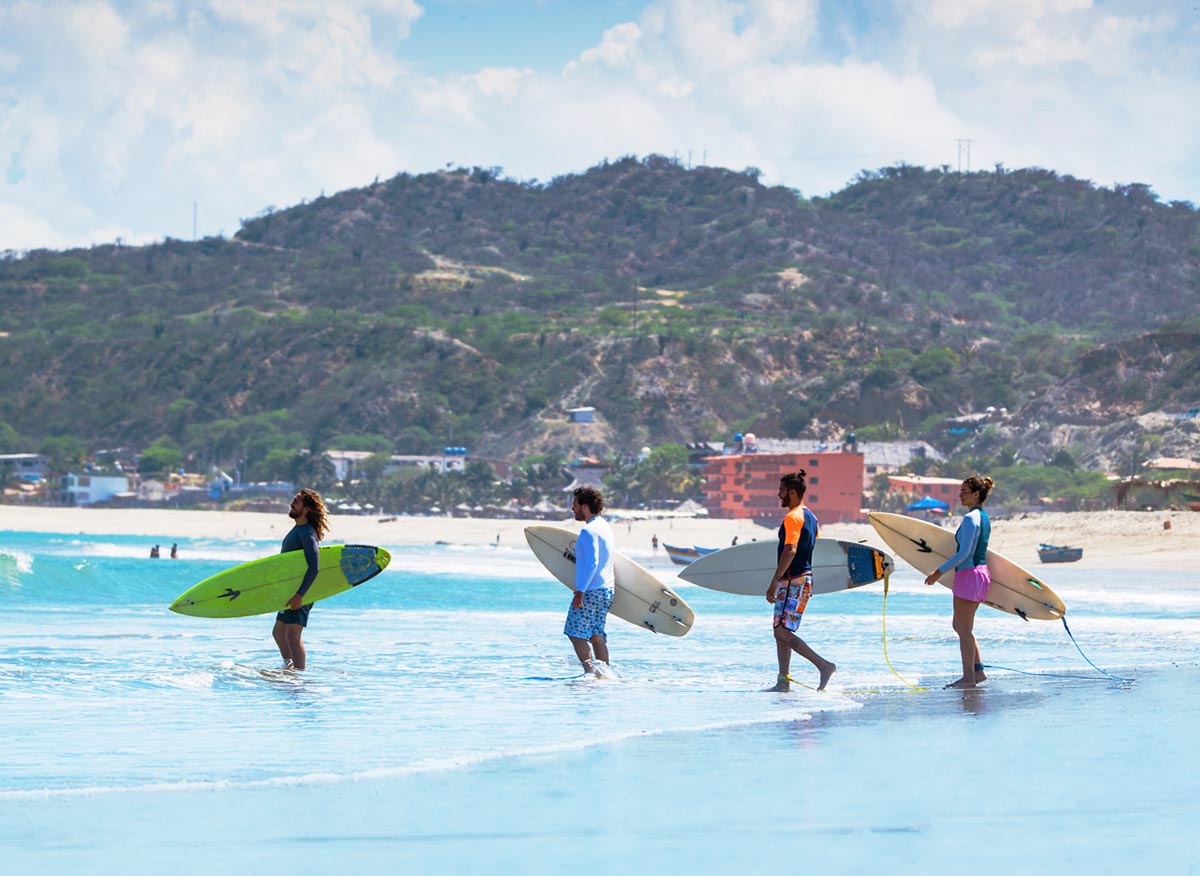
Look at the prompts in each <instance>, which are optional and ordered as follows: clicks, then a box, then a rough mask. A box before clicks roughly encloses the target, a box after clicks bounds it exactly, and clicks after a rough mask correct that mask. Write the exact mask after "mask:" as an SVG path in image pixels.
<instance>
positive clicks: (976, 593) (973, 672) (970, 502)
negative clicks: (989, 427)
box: [925, 475, 993, 688]
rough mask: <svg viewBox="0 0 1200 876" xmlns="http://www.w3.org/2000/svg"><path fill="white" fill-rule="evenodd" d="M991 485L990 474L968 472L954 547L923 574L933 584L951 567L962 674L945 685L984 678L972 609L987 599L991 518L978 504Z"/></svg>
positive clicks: (961, 684)
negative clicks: (935, 565)
mask: <svg viewBox="0 0 1200 876" xmlns="http://www.w3.org/2000/svg"><path fill="white" fill-rule="evenodd" d="M992 486H993V481H992V479H991V478H984V477H980V476H979V475H972V476H971V477H969V478H967V479H966V480H965V481H963V482H962V486H961V487H960V488H959V491H958V500H959V501H960V502H962V504H963V507H965V508H966V509H967V513H966V514H964V515H963V519H962V522H961V523H959V524H958V530H957V531H956V532H955V533H954V541H955V543H956V544H957V545H958V549H957V550H956V551H955V552H954V556H952V557H951V558H950V559H948V560H946V562H944V563H942V564H941V565H940V566H938V567H937V569H935V570H934V571H932V572H930V573H929V575H928V576H926V578H925V583H926V584H936V583H937V580H938V578H940V577H942V575H944V574H945V573H946V572H949V571H950V570H951V569H954V632H956V633H958V650H959V653H960V654H961V655H962V677H961V678H960V679H958V681H952V682H950V683H949V684H948V685H946V687H958V688H963V687H975V685H977V684H978V683H979V682H981V681H985V680H986V679H987V676H986V675H985V674H984V672H983V658H982V657H981V656H980V655H979V643H978V642H976V641H975V612H976V611H978V610H979V603H981V602H983V601H984V600H985V599H987V592H988V585H989V584H991V581H992V578H991V575H990V574H989V573H988V567H987V552H988V539H989V538H990V537H991V534H992V522H991V520H989V519H988V515H987V512H986V511H984V510H983V508H982V507H981V506H982V505H983V502H984V500H985V499H987V497H988V493H990V492H991V490H992Z"/></svg>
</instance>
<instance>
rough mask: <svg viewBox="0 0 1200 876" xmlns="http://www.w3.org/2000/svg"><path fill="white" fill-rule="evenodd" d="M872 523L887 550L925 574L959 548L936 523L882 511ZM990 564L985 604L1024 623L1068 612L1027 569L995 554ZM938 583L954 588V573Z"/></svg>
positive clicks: (874, 515) (872, 517)
mask: <svg viewBox="0 0 1200 876" xmlns="http://www.w3.org/2000/svg"><path fill="white" fill-rule="evenodd" d="M870 520H871V525H872V526H874V527H875V531H876V532H878V533H879V537H880V538H882V539H883V540H884V541H885V542H887V545H888V547H890V548H891V549H892V550H894V551H895V552H896V554H897V556H899V557H900V559H902V560H904V561H905V562H907V563H908V564H909V565H911V566H912V567H913V568H915V569H916V570H917V571H919V572H920V573H921V574H922V575H928V574H929V573H930V572H932V571H933V570H934V569H936V568H937V567H938V566H940V565H941V564H942V563H944V562H945V561H946V560H948V559H950V557H952V556H954V552H955V550H956V549H957V545H956V544H955V542H954V533H953V532H952V531H950V530H949V529H943V528H942V527H940V526H937V525H935V524H933V523H928V522H926V521H924V520H917V519H916V518H915V517H905V516H904V515H903V514H887V513H885V512H883V511H872V512H871V514H870ZM987 565H988V573H989V574H990V575H991V577H992V583H991V586H989V587H988V595H987V599H985V600H984V602H985V604H987V605H990V606H991V607H992V608H998V609H1000V611H1007V612H1008V613H1009V614H1015V615H1017V616H1018V617H1023V618H1025V620H1030V619H1037V620H1058V619H1059V618H1060V617H1062V616H1063V615H1065V614H1066V613H1067V606H1066V605H1065V604H1063V601H1062V600H1061V599H1059V597H1058V594H1057V593H1055V592H1054V591H1053V590H1051V589H1050V588H1049V587H1048V586H1047V585H1046V584H1045V583H1044V582H1043V581H1042V580H1041V579H1040V578H1038V577H1037V575H1034V574H1033V573H1032V572H1030V571H1029V570H1028V569H1025V568H1024V567H1022V566H1018V565H1017V564H1016V563H1014V562H1013V561H1012V560H1010V559H1008V558H1007V557H1004V556H1002V555H1000V554H998V553H996V552H995V551H988V552H987ZM938 583H940V584H944V585H945V586H946V587H950V588H953V587H954V572H953V571H950V572H946V573H945V574H944V575H942V577H941V578H939V579H938Z"/></svg>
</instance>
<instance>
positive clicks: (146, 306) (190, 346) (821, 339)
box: [0, 157, 1200, 476]
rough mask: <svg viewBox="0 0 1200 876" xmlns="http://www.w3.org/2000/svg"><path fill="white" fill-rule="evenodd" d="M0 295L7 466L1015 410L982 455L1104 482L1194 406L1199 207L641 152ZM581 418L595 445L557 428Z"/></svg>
mask: <svg viewBox="0 0 1200 876" xmlns="http://www.w3.org/2000/svg"><path fill="white" fill-rule="evenodd" d="M0 296H3V298H2V300H3V302H4V307H3V309H2V310H0V363H2V364H3V366H4V367H3V368H0V445H3V446H2V447H0V451H3V450H17V449H28V447H29V446H30V445H36V444H38V443H39V442H42V441H44V440H45V439H47V438H51V437H61V436H74V437H76V438H77V439H79V440H80V441H82V442H84V443H86V445H87V446H88V447H90V448H93V449H95V448H99V447H114V446H126V447H133V448H135V449H136V448H141V447H145V446H146V445H148V444H149V443H151V442H153V441H156V440H159V439H163V440H166V441H168V442H172V443H174V444H177V445H178V446H179V447H180V448H182V449H183V451H184V452H185V453H187V454H189V455H190V456H192V457H193V459H195V460H196V461H197V462H199V463H205V462H213V463H218V464H223V465H228V464H233V463H235V462H242V461H244V464H245V465H247V466H249V467H250V469H251V473H252V474H253V473H254V472H255V468H254V467H255V466H259V470H258V473H260V474H263V475H264V476H265V475H266V474H267V472H266V470H265V469H266V467H267V460H268V459H269V458H270V456H271V454H272V452H273V451H274V452H279V451H282V450H285V449H287V448H296V447H317V448H319V447H327V446H330V445H331V443H338V444H341V445H342V446H347V445H350V444H355V445H356V446H369V447H372V448H377V447H386V448H390V449H393V450H394V451H396V452H418V453H419V452H430V451H433V450H437V449H439V448H440V447H441V446H443V445H445V444H449V443H453V444H462V445H467V446H469V447H470V448H471V450H472V452H474V453H477V454H480V455H485V456H496V457H505V458H511V459H516V458H520V457H523V456H526V455H529V454H530V453H532V452H538V451H542V452H564V453H568V454H569V453H575V452H578V451H579V450H581V449H583V450H587V451H588V452H593V453H605V452H621V451H627V450H631V449H636V448H637V447H640V446H642V445H643V444H646V443H660V442H663V441H671V440H674V441H684V440H692V439H708V438H715V437H722V436H725V435H728V434H729V433H731V432H733V431H736V430H745V429H752V430H754V431H756V432H758V433H759V434H763V435H779V436H787V435H796V436H798V435H817V434H819V435H821V436H823V437H836V436H837V435H839V434H840V433H841V432H842V431H844V430H847V429H857V430H859V431H863V430H867V433H868V434H870V432H871V430H874V431H875V433H877V434H895V433H905V434H914V435H917V434H919V435H922V436H924V437H929V438H930V439H931V440H934V441H935V442H938V443H940V444H942V445H943V446H946V447H947V449H954V447H955V446H957V445H956V444H955V442H960V440H961V439H953V440H951V439H949V438H947V437H946V435H945V432H944V429H943V428H942V426H943V421H944V420H945V419H946V418H947V417H950V416H954V415H957V414H963V413H969V412H972V411H978V410H983V409H984V408H985V407H988V406H994V407H997V408H1000V407H1003V408H1007V409H1008V411H1009V412H1010V415H1011V416H1010V417H1009V418H1008V420H1007V421H1006V425H1005V426H1004V428H1003V430H993V432H992V433H991V434H989V436H988V441H990V442H993V443H995V442H996V441H1003V442H1009V444H1010V445H1011V447H1012V448H1016V449H1018V450H1020V451H1021V452H1022V453H1023V454H1025V455H1027V456H1030V457H1032V456H1033V455H1035V454H1036V453H1037V452H1039V448H1041V449H1042V450H1043V451H1044V452H1045V453H1047V454H1048V453H1049V452H1051V450H1052V449H1053V447H1055V446H1058V445H1060V444H1061V443H1062V442H1063V441H1067V442H1068V443H1069V444H1070V445H1071V446H1072V447H1075V448H1076V449H1077V450H1078V451H1079V452H1080V453H1081V454H1082V455H1084V456H1086V457H1087V458H1088V459H1089V460H1090V461H1091V462H1092V464H1094V465H1096V466H1102V465H1107V464H1109V463H1110V461H1111V460H1112V459H1114V458H1117V457H1119V456H1120V454H1121V453H1122V452H1124V451H1122V450H1121V449H1120V447H1122V446H1124V444H1125V443H1128V441H1129V439H1128V437H1127V436H1126V435H1125V433H1126V432H1127V431H1128V430H1130V429H1135V431H1136V430H1141V431H1145V427H1144V426H1137V427H1133V426H1130V425H1129V424H1130V423H1138V422H1142V421H1140V420H1138V419H1137V418H1139V417H1146V416H1148V415H1152V414H1155V412H1165V413H1164V414H1162V417H1161V419H1160V420H1154V419H1153V418H1151V420H1146V421H1145V422H1147V423H1149V422H1156V423H1157V422H1161V423H1171V424H1177V423H1182V422H1183V421H1181V420H1176V419H1175V418H1174V416H1173V415H1174V414H1176V413H1180V412H1183V411H1186V410H1188V409H1190V408H1194V407H1196V406H1197V405H1200V389H1198V385H1200V383H1198V381H1197V380H1196V364H1197V363H1196V357H1195V354H1194V353H1192V352H1191V351H1193V350H1195V349H1197V348H1198V347H1200V344H1197V340H1200V337H1198V335H1200V319H1198V318H1197V317H1196V316H1195V314H1198V313H1200V306H1198V305H1200V217H1198V214H1197V212H1196V210H1195V208H1194V207H1192V206H1191V205H1190V204H1181V203H1171V204H1163V203H1160V202H1159V201H1158V200H1157V199H1156V198H1155V197H1154V195H1153V193H1152V192H1151V191H1149V190H1148V189H1147V188H1146V187H1144V186H1137V185H1135V186H1127V187H1122V188H1118V189H1115V190H1109V189H1102V188H1097V187H1096V186H1093V185H1092V184H1090V183H1088V182H1086V181H1082V180H1077V179H1073V178H1071V177H1069V176H1062V175H1059V174H1055V173H1052V172H1050V171H1045V170H1040V169H1032V170H1019V171H1006V170H1004V169H1002V168H999V169H997V170H995V171H990V172H976V173H970V174H957V173H949V172H947V171H944V170H926V169H921V168H914V167H907V166H901V167H893V168H884V169H882V170H880V171H877V172H864V173H863V174H861V175H860V177H859V178H858V179H857V180H856V181H855V182H854V183H853V184H851V185H850V186H848V187H847V188H846V189H844V190H843V191H841V192H838V193H837V194H835V195H833V196H831V197H829V198H822V199H805V198H803V197H802V196H801V195H799V194H798V193H796V192H794V191H791V190H788V189H784V188H780V187H767V186H763V185H762V184H760V182H759V181H758V174H757V172H756V171H754V170H753V169H749V170H746V171H743V172H733V171H728V170H722V169H718V168H698V169H691V170H689V169H685V168H683V167H681V166H679V165H678V164H675V163H673V162H671V161H669V160H667V159H664V158H659V157H650V158H647V159H644V160H637V159H632V158H629V159H623V160H621V161H617V162H613V163H607V164H604V165H601V166H598V167H595V168H592V169H590V170H588V171H587V172H585V173H581V174H578V175H572V176H566V177H561V178H557V179H554V180H551V181H549V182H537V181H515V180H510V179H505V178H504V177H503V174H502V173H501V172H500V171H499V170H498V169H479V168H476V169H470V170H468V169H459V170H455V171H447V172H443V173H433V174H423V175H417V176H412V175H407V174H402V175H400V176H397V177H395V178H394V179H392V180H389V181H386V182H380V183H377V184H374V185H371V186H367V187H364V188H361V189H355V190H351V191H346V192H342V193H339V194H337V195H334V196H332V197H323V198H320V199H318V200H316V201H314V202H311V203H305V204H300V205H297V206H294V207H291V208H289V209H286V210H281V211H277V212H270V213H268V214H264V215H261V216H259V217H256V218H254V219H251V220H248V221H246V222H245V223H244V225H243V228H242V229H241V231H240V232H239V233H238V234H237V235H236V237H235V238H234V239H232V240H221V239H206V240H202V241H198V242H195V243H184V242H180V241H174V240H168V241H166V242H164V243H161V244H157V245H154V246H148V247H125V246H116V245H113V246H103V247H95V248H93V249H88V250H75V251H70V252H33V253H29V254H26V255H24V256H22V257H11V258H8V259H6V260H3V261H0ZM584 404H588V405H594V406H595V407H596V408H598V410H599V412H600V414H601V420H602V426H601V428H598V429H592V430H590V431H588V432H587V434H586V438H585V437H584V436H582V435H581V434H578V430H573V429H570V428H566V427H565V425H564V418H563V416H562V411H563V409H564V408H566V407H571V406H576V405H584ZM1171 428H1172V429H1173V428H1174V426H1172V427H1171ZM1064 429H1066V430H1067V431H1066V432H1064V431H1063V430H1064ZM1113 430H1115V431H1113ZM1170 431H1171V430H1170V429H1168V430H1166V431H1164V433H1163V434H1164V437H1163V438H1162V439H1161V443H1162V444H1163V446H1164V447H1165V446H1171V447H1178V448H1179V450H1180V452H1181V453H1184V454H1185V455H1187V452H1188V451H1189V448H1190V453H1192V454H1193V455H1194V454H1195V453H1196V448H1195V442H1194V441H1192V440H1191V439H1192V437H1194V434H1193V433H1191V432H1188V431H1187V430H1186V429H1182V428H1181V429H1179V430H1176V431H1175V432H1171V434H1170V437H1167V434H1166V433H1167V432H1170ZM1118 433H1119V435H1118ZM1139 434H1140V432H1139ZM1110 435H1117V437H1114V438H1109V437H1106V436H1110ZM1189 436H1191V437H1189ZM1138 440H1141V439H1140V438H1139V439H1138ZM1143 443H1144V442H1143ZM1109 444H1112V445H1113V448H1110V447H1109V446H1108V445H1109ZM1114 448H1115V449H1114Z"/></svg>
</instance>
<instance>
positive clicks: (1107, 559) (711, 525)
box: [0, 505, 1200, 571]
mask: <svg viewBox="0 0 1200 876" xmlns="http://www.w3.org/2000/svg"><path fill="white" fill-rule="evenodd" d="M628 513H629V512H624V513H623V512H621V511H620V510H619V509H617V510H614V511H613V512H612V513H611V519H612V520H613V524H614V531H615V533H616V536H617V542H618V546H619V547H620V548H621V549H622V550H624V551H625V552H627V553H629V554H630V555H631V556H635V557H637V556H648V555H650V554H651V539H652V537H654V536H657V537H658V540H659V542H660V543H662V542H666V543H668V544H675V545H681V546H687V545H700V546H702V547H725V546H727V545H729V544H730V543H732V541H733V539H734V538H735V537H736V538H737V539H738V541H739V542H744V541H748V540H752V539H758V540H763V539H768V538H774V530H772V529H768V528H765V527H762V526H757V525H755V524H754V523H752V522H750V521H748V520H709V519H706V518H694V517H658V518H654V519H634V518H632V517H628V516H626V515H627V514H628ZM331 522H332V528H331V530H330V535H329V539H330V540H331V541H334V542H347V543H354V542H357V543H366V544H378V545H382V546H384V547H387V546H397V547H400V546H406V545H429V544H436V543H438V542H449V543H453V544H480V545H482V544H495V543H496V539H497V537H498V538H499V540H500V544H503V545H514V544H524V541H525V539H524V534H523V530H524V528H525V527H526V526H527V525H529V524H530V523H545V522H551V523H553V522H556V521H530V520H495V519H488V518H450V517H418V516H413V517H395V518H384V519H382V520H381V519H380V518H378V517H370V516H353V515H335V516H334V517H332V518H331ZM557 522H561V523H562V524H563V525H567V524H568V520H567V516H566V514H564V516H563V519H562V521H557ZM953 523H954V521H951V523H950V525H953ZM1168 523H1169V524H1170V525H1169V527H1168V526H1166V525H1164V524H1168ZM288 527H289V521H288V519H287V517H286V515H284V514H261V513H253V512H246V511H178V510H157V509H152V508H130V509H92V508H47V507H22V506H17V505H0V528H2V529H4V530H8V531H18V532H64V533H80V534H88V535H128V536H145V537H146V541H147V550H149V548H150V546H151V544H153V543H158V544H160V545H162V546H163V548H164V554H165V552H166V549H168V548H169V547H170V544H171V542H172V541H175V540H178V539H181V538H219V539H248V540H271V539H276V538H282V537H283V535H284V533H286V532H287V529H288ZM821 535H822V536H824V537H827V538H840V539H844V540H847V541H864V542H866V543H867V544H870V545H873V546H875V547H880V548H885V545H884V544H883V542H882V541H881V540H880V539H879V537H878V536H877V535H876V534H875V531H874V530H873V529H872V528H871V526H870V525H868V524H865V523H864V524H829V525H826V526H823V527H822V528H821ZM1039 542H1048V543H1051V544H1058V545H1070V546H1072V547H1081V548H1083V551H1084V553H1083V560H1081V561H1080V562H1079V563H1076V564H1075V567H1076V568H1086V567H1089V566H1091V567H1095V568H1104V569H1138V568H1153V569H1195V570H1197V571H1200V514H1197V513H1195V512H1186V511H1174V512H1172V511H1161V512H1152V511H1099V512H1078V513H1045V514H1027V515H1020V516H1017V517H1006V518H996V519H995V520H994V526H993V530H992V548H993V549H994V550H996V551H999V552H1000V553H1003V554H1004V555H1006V556H1008V557H1009V558H1011V559H1012V560H1014V561H1016V562H1018V563H1021V564H1024V565H1029V566H1030V567H1031V568H1033V567H1037V566H1041V564H1040V563H1039V561H1038V559H1037V546H1038V543H1039ZM660 550H661V549H660Z"/></svg>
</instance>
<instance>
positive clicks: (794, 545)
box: [767, 469, 837, 692]
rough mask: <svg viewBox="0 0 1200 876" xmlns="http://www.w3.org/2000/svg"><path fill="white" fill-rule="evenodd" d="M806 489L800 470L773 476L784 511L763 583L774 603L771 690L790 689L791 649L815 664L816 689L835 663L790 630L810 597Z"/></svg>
mask: <svg viewBox="0 0 1200 876" xmlns="http://www.w3.org/2000/svg"><path fill="white" fill-rule="evenodd" d="M807 491H808V481H807V473H806V472H805V471H804V469H800V470H799V471H795V472H792V473H790V474H785V475H784V476H783V477H781V478H780V479H779V504H780V506H781V507H783V508H787V509H788V512H787V514H786V515H785V516H784V518H783V523H782V524H781V525H780V527H779V549H778V551H777V556H778V558H779V562H778V565H777V566H776V568H775V574H774V575H773V576H771V584H770V586H768V587H767V602H770V603H771V604H772V605H774V606H775V612H774V618H773V620H772V625H773V626H774V629H775V655H776V657H777V658H778V660H779V677H778V679H777V680H776V682H775V686H774V687H773V688H771V690H774V691H780V692H786V691H789V690H791V689H792V676H791V675H790V667H791V663H792V652H793V651H795V652H796V653H797V654H799V655H800V656H801V657H803V658H804V659H805V660H807V661H808V662H809V663H811V664H812V665H813V666H815V667H816V668H817V672H818V673H819V674H820V681H819V683H818V684H817V690H825V685H826V684H828V683H829V679H830V677H831V676H832V675H833V673H834V672H836V671H837V665H836V664H834V663H832V662H831V661H829V660H826V659H825V658H824V657H822V656H821V655H820V654H818V653H817V652H816V651H814V650H813V649H812V648H810V647H809V646H808V645H807V643H805V641H804V640H803V639H801V638H800V637H799V636H797V635H796V630H797V629H799V628H800V621H801V619H802V618H803V617H804V609H805V607H806V606H807V605H808V600H809V597H810V596H812V587H813V571H812V555H813V546H814V545H815V544H816V541H817V531H818V529H819V524H818V523H817V517H816V515H815V514H813V513H812V511H810V510H809V509H808V508H807V507H806V506H805V505H804V494H805V493H806V492H807Z"/></svg>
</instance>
